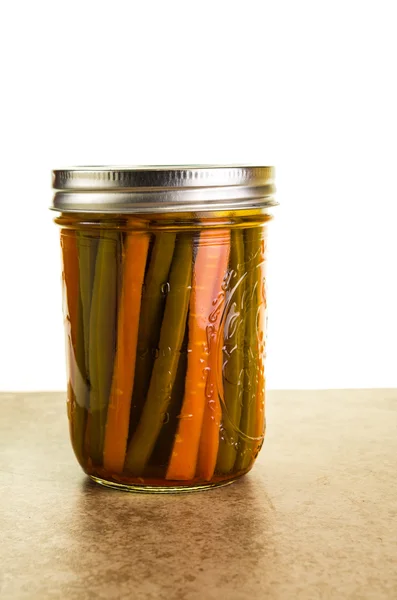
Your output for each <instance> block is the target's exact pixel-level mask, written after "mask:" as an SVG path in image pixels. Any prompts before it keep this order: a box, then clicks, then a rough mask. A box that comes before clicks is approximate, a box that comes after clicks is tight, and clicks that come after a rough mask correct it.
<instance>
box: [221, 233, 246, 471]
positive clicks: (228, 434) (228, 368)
mask: <svg viewBox="0 0 397 600" xmlns="http://www.w3.org/2000/svg"><path fill="white" fill-rule="evenodd" d="M229 266H230V272H231V280H230V288H231V290H230V292H229V294H228V296H229V297H227V298H226V304H227V306H228V309H227V315H226V321H225V328H224V358H223V363H224V367H223V377H224V379H223V389H224V403H223V406H222V426H221V431H220V436H219V450H218V458H217V466H216V468H217V471H218V472H219V473H229V472H230V471H231V470H232V469H233V466H234V463H235V461H236V455H237V448H238V431H239V425H240V416H241V406H242V397H243V384H244V333H245V332H244V323H245V320H244V312H243V311H244V307H243V300H244V289H245V277H246V273H245V271H244V236H243V232H242V231H241V229H234V230H232V232H231V249H230V262H229Z"/></svg>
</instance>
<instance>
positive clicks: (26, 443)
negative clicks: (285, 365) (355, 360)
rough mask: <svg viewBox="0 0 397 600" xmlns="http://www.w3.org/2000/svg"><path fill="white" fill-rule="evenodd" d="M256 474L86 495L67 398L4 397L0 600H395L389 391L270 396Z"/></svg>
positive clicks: (92, 490) (396, 497)
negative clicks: (195, 488) (216, 482)
mask: <svg viewBox="0 0 397 600" xmlns="http://www.w3.org/2000/svg"><path fill="white" fill-rule="evenodd" d="M267 406H268V435H267V438H266V442H265V445H264V449H263V450H262V453H261V455H260V457H259V459H258V461H257V464H256V466H255V467H254V469H253V471H252V472H251V473H250V474H249V475H248V476H246V477H245V478H243V479H241V480H239V481H238V482H236V483H234V484H233V485H231V486H228V487H224V488H219V489H216V490H210V491H207V492H199V493H194V494H182V495H167V496H159V495H152V496H151V495H146V494H127V493H125V492H119V491H114V490H108V489H105V488H102V487H100V486H97V485H96V484H94V483H91V482H90V481H89V480H88V479H87V478H86V477H85V476H84V474H83V473H82V472H81V471H80V468H79V467H78V465H77V463H76V462H75V460H74V457H73V454H72V451H71V448H70V444H69V440H68V428H67V419H66V411H65V405H64V395H63V394H61V393H51V394H2V395H0V541H1V544H0V597H1V598H2V600H6V599H9V598H11V599H19V598H34V599H36V598H37V599H40V600H46V599H47V598H54V599H55V598H56V599H58V598H67V599H68V600H69V599H70V600H74V599H83V600H84V599H86V598H87V599H90V598H101V599H102V598H103V599H119V598H133V599H134V600H141V599H148V600H152V599H153V600H154V599H162V598H166V599H167V600H168V599H169V600H173V599H175V600H177V599H185V598H186V599H189V600H190V599H191V600H207V599H218V598H222V599H228V600H229V599H230V600H243V599H246V598H247V599H251V598H260V599H261V598H267V599H269V598H286V599H288V598H291V599H294V598H305V599H311V598H335V599H345V598H358V599H362V598H373V599H374V600H379V599H382V598H391V599H395V598H397V468H396V467H397V390H394V391H393V390H376V391H370V390H367V391H321V392H315V391H310V392H272V393H269V395H268V403H267Z"/></svg>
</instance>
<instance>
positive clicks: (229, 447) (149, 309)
mask: <svg viewBox="0 0 397 600" xmlns="http://www.w3.org/2000/svg"><path fill="white" fill-rule="evenodd" d="M53 180H54V188H55V193H54V200H53V205H52V208H53V209H54V210H56V211H58V212H60V216H59V217H58V218H56V220H55V221H56V223H58V225H60V227H61V248H62V257H63V290H64V318H65V329H66V340H67V359H68V393H67V402H68V417H69V424H70V435H71V441H72V445H73V449H74V452H75V454H76V457H77V460H78V461H79V463H80V465H81V467H82V468H83V469H84V471H85V472H86V473H87V474H88V475H89V476H90V477H91V478H92V479H94V480H95V481H97V482H98V483H102V484H104V485H108V486H111V487H117V488H123V489H127V490H136V491H158V492H168V491H183V490H186V491H192V490H195V489H203V488H208V487H212V486H217V485H223V484H226V483H229V482H231V481H233V480H234V479H236V478H237V477H240V476H241V475H243V474H245V473H247V472H248V471H249V470H250V469H251V467H252V465H253V463H254V461H255V459H256V457H257V455H258V452H259V450H260V449H261V446H262V443H263V439H264V432H265V369H264V358H265V329H266V326H265V325H266V291H265V266H266V231H267V223H268V221H269V220H270V219H271V215H270V214H269V208H270V207H271V206H274V205H275V204H276V203H275V201H274V199H273V194H274V185H273V180H274V172H273V169H272V168H271V167H204V166H203V167H200V166H197V167H144V168H142V167H139V168H111V167H99V168H97V167H92V168H90V167H82V168H73V169H67V170H57V171H54V172H53Z"/></svg>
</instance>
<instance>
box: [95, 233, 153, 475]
mask: <svg viewBox="0 0 397 600" xmlns="http://www.w3.org/2000/svg"><path fill="white" fill-rule="evenodd" d="M148 247H149V237H148V236H147V235H146V234H142V233H135V232H134V233H128V234H127V235H126V242H125V248H124V252H123V254H124V256H123V263H124V272H123V282H122V290H121V299H120V307H119V316H118V324H117V349H116V357H115V362H114V371H113V378H112V387H111V392H110V400H109V405H108V412H107V422H106V433H105V443H104V452H103V464H104V467H105V469H108V470H109V471H112V472H114V473H121V472H122V470H123V466H124V459H125V453H126V448H127V437H128V428H129V422H130V410H131V395H132V389H133V385H134V375H135V359H136V347H137V340H138V326H139V313H140V307H141V296H142V284H143V277H144V274H145V266H146V258H147V253H148Z"/></svg>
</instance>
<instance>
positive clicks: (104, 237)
mask: <svg viewBox="0 0 397 600" xmlns="http://www.w3.org/2000/svg"><path fill="white" fill-rule="evenodd" d="M119 241H120V235H119V233H117V232H111V231H103V232H101V235H100V238H99V243H98V251H97V258H96V263H95V276H94V286H93V292H92V301H91V317H90V339H89V373H90V384H91V390H90V392H91V393H90V413H91V414H90V430H89V443H90V456H91V458H92V460H93V462H95V463H97V464H100V463H101V462H102V458H103V457H102V454H103V443H104V437H105V426H106V415H107V406H108V402H109V393H110V388H111V383H112V373H113V361H114V354H115V343H116V339H115V338H116V318H117V314H116V313H117V306H116V305H117V264H118V248H119Z"/></svg>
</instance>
